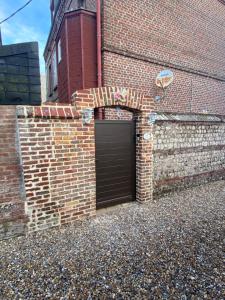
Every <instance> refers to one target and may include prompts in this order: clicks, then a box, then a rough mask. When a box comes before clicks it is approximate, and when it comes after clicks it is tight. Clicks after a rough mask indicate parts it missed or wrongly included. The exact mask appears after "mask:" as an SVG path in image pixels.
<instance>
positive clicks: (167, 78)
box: [156, 70, 174, 89]
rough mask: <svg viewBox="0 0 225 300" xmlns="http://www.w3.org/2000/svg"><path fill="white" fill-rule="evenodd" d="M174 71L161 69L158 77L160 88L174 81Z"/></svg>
mask: <svg viewBox="0 0 225 300" xmlns="http://www.w3.org/2000/svg"><path fill="white" fill-rule="evenodd" d="M173 79H174V76H173V72H172V71H170V70H163V71H161V72H160V73H159V74H158V75H157V77H156V85H157V86H158V87H160V88H163V89H164V88H166V87H168V86H169V85H170V84H171V83H172V82H173Z"/></svg>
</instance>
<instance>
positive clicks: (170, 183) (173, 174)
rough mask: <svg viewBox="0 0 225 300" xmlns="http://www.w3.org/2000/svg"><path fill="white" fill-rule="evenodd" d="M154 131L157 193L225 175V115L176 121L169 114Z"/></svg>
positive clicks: (155, 186)
mask: <svg viewBox="0 0 225 300" xmlns="http://www.w3.org/2000/svg"><path fill="white" fill-rule="evenodd" d="M189 119H190V120H191V118H189ZM153 132H154V150H153V157H154V193H155V194H160V193H162V192H166V191H171V190H175V189H179V188H184V187H190V186H194V185H199V184H203V183H207V182H210V181H213V180H220V179H224V178H225V122H224V120H223V118H221V117H216V116H214V117H212V121H207V120H205V121H197V120H196V118H195V121H181V120H177V121H175V120H172V119H171V118H170V115H169V114H167V120H161V121H157V122H156V124H155V125H154V130H153Z"/></svg>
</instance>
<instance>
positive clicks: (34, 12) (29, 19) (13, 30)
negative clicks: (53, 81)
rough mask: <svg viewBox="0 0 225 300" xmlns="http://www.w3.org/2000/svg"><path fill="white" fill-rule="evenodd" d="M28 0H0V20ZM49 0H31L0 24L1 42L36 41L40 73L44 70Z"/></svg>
mask: <svg viewBox="0 0 225 300" xmlns="http://www.w3.org/2000/svg"><path fill="white" fill-rule="evenodd" d="M27 1H28V0H16V1H15V0H0V21H1V20H3V19H4V18H6V17H8V16H9V15H11V14H12V13H13V12H14V11H15V10H17V9H18V8H20V7H21V6H23V5H24V4H25V3H26V2H27ZM50 23H51V20H50V10H49V0H33V1H32V2H31V3H30V4H29V5H28V6H27V7H25V8H24V9H23V10H22V11H20V12H19V13H18V14H17V15H16V16H14V17H12V19H10V20H8V21H7V22H5V23H3V24H2V25H1V28H2V38H3V44H5V45H6V44H14V43H23V42H31V41H38V42H39V52H40V64H41V73H44V72H45V67H44V59H43V51H44V47H45V43H46V40H47V37H48V33H49V30H50Z"/></svg>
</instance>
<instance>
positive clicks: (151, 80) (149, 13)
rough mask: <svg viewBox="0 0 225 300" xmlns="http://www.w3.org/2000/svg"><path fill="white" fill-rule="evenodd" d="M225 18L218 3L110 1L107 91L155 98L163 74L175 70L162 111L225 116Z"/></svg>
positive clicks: (106, 22)
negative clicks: (133, 92)
mask: <svg viewBox="0 0 225 300" xmlns="http://www.w3.org/2000/svg"><path fill="white" fill-rule="evenodd" d="M146 8H147V9H146ZM224 18H225V5H224V4H222V3H221V2H219V1H217V0H214V1H211V0H198V1H196V0H191V1H189V2H187V1H185V0H181V1H170V0H163V1H156V0H155V1H150V0H148V1H135V0H130V1H119V0H113V1H112V0H109V1H104V5H103V50H104V53H103V64H104V72H103V77H104V85H107V86H115V85H120V86H127V87H133V88H137V89H139V90H142V91H145V92H147V93H148V94H150V95H151V96H152V97H155V96H156V95H157V94H159V93H160V91H158V90H157V89H156V87H155V77H156V75H157V73H158V72H159V71H160V70H162V69H165V68H170V69H172V70H173V72H174V75H175V80H174V83H173V85H172V86H171V87H169V90H168V95H167V98H166V101H163V102H162V103H161V104H160V105H158V110H163V111H180V112H181V111H183V112H190V111H192V112H202V111H208V112H210V113H221V114H222V113H225V100H224V96H225V53H224V48H225V40H224V35H225V28H224V27H223V20H224Z"/></svg>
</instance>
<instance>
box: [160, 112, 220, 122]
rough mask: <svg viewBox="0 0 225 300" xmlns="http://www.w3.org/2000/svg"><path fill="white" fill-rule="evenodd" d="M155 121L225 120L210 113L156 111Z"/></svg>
mask: <svg viewBox="0 0 225 300" xmlns="http://www.w3.org/2000/svg"><path fill="white" fill-rule="evenodd" d="M157 121H170V122H216V123H221V122H225V116H219V115H211V114H180V113H179V114H177V113H160V112H157V113H156V122H157Z"/></svg>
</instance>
